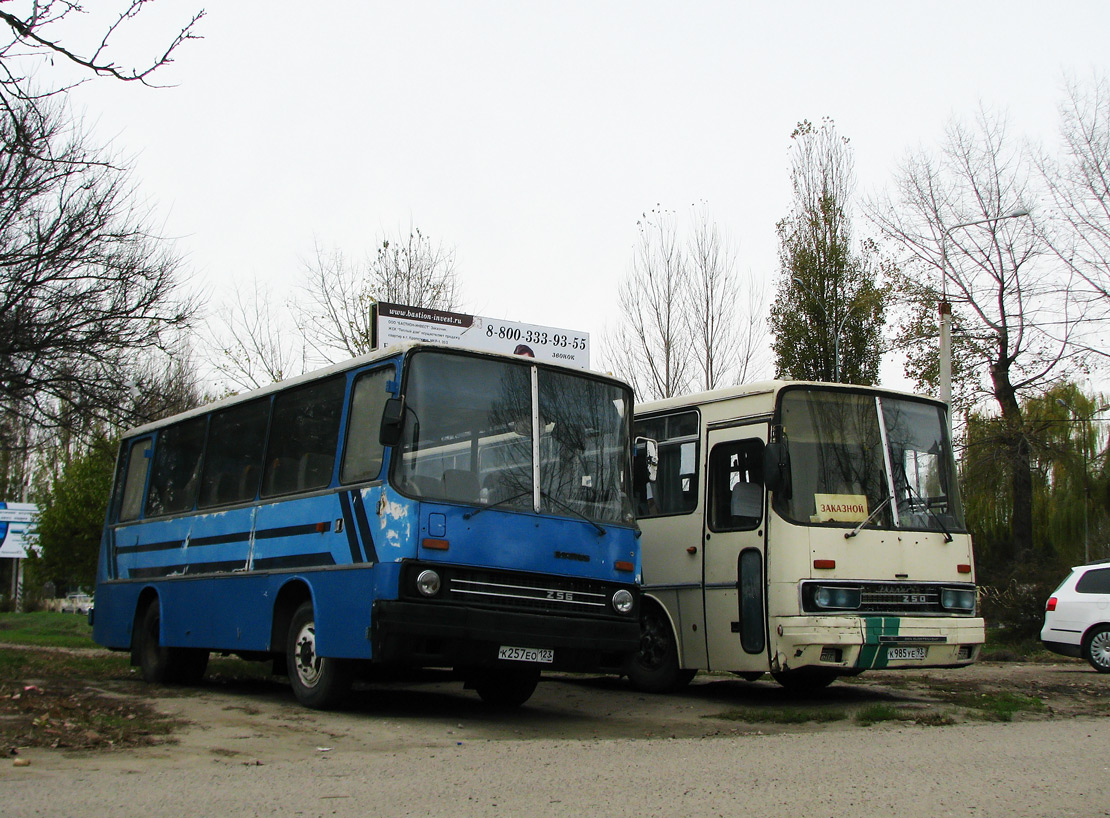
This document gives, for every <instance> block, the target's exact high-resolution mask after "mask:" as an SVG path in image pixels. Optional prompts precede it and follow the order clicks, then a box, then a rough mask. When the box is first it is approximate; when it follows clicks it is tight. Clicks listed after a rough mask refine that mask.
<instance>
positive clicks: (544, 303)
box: [69, 0, 1110, 374]
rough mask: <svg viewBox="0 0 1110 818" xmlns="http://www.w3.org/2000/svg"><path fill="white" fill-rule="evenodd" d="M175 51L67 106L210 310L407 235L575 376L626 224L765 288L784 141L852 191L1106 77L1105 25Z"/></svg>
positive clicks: (873, 25) (550, 29)
mask: <svg viewBox="0 0 1110 818" xmlns="http://www.w3.org/2000/svg"><path fill="white" fill-rule="evenodd" d="M199 5H200V0H196V2H193V1H192V0H160V2H159V3H157V4H155V5H154V6H152V7H151V8H150V10H149V11H147V12H144V18H145V19H144V20H143V25H142V27H137V28H136V29H135V30H134V31H133V33H132V36H133V37H134V38H135V39H136V40H138V41H142V40H144V39H145V40H146V41H147V47H148V48H149V47H150V46H151V44H158V45H162V44H164V42H165V41H166V38H167V37H168V36H169V35H170V34H172V29H173V27H174V26H175V25H176V26H180V25H181V24H183V23H184V22H185V21H186V20H187V19H188V17H189V16H190V14H191V12H192V11H194V10H196V8H198V7H199ZM89 30H90V31H91V30H92V26H90V29H89ZM198 31H199V33H200V34H202V35H203V37H204V39H203V40H198V41H194V42H189V43H186V44H185V45H184V46H183V47H182V48H181V49H180V50H179V51H178V53H177V54H176V61H175V63H174V64H173V65H172V66H170V67H169V68H167V69H165V70H163V71H162V72H160V73H159V74H158V75H157V78H158V80H159V81H160V82H163V83H172V84H173V86H174V87H171V88H162V89H159V90H154V89H147V88H142V87H139V86H137V85H136V84H121V83H113V82H110V81H107V80H99V81H95V82H91V83H88V84H86V85H85V86H84V87H82V88H80V89H79V90H78V91H76V92H75V93H74V94H73V95H72V98H73V100H74V102H75V103H76V104H77V105H79V106H80V107H82V108H83V109H84V110H85V116H86V118H87V120H88V122H89V123H90V124H91V125H93V127H94V128H95V133H96V134H97V136H98V138H99V139H101V140H107V139H111V141H112V144H113V146H114V147H115V148H116V149H117V150H118V151H120V152H122V153H123V154H124V155H126V156H130V157H132V158H133V160H134V167H135V173H136V180H137V181H138V183H139V184H140V186H141V190H142V193H143V195H144V196H145V197H147V198H148V199H149V201H150V203H151V204H152V205H153V206H154V207H155V208H156V210H157V212H158V213H159V214H161V218H162V222H163V225H164V228H163V232H164V233H165V234H167V235H170V236H174V237H177V239H178V247H179V249H180V250H181V251H182V252H183V253H184V254H185V255H186V256H187V258H188V267H189V269H190V270H191V271H192V272H193V273H195V275H196V280H197V282H198V284H199V285H203V286H206V287H208V288H209V289H210V290H211V293H212V295H211V298H212V301H213V303H216V302H218V301H219V300H220V299H221V298H224V297H226V294H227V288H228V286H229V283H230V282H232V281H234V280H236V279H243V280H249V279H250V277H252V276H256V277H258V278H260V279H262V280H265V281H270V282H272V283H273V286H274V288H275V292H276V293H278V294H280V293H283V292H285V291H286V290H287V288H288V287H289V285H290V283H291V282H293V281H294V280H295V279H296V277H297V275H298V272H299V270H300V269H301V267H302V262H303V261H304V260H305V259H307V258H309V257H310V256H311V255H312V252H313V246H314V243H315V242H319V243H321V244H322V245H324V246H326V247H337V248H341V249H342V250H343V251H344V252H345V253H347V254H348V255H351V256H359V255H361V254H363V253H366V252H368V251H371V252H372V250H373V247H374V245H375V244H376V241H377V239H378V238H379V237H380V236H381V235H382V234H383V233H386V234H388V233H396V232H397V231H398V230H399V229H403V230H407V229H408V226H409V225H410V223H411V224H412V225H414V226H418V227H420V228H421V230H422V231H423V232H424V233H425V234H427V235H429V236H431V237H433V238H434V239H435V240H441V241H442V242H444V244H446V245H448V246H454V247H455V248H456V251H457V262H458V271H459V275H460V279H461V282H462V285H463V297H464V300H463V303H462V305H461V307H462V309H463V310H465V311H468V312H474V313H478V314H482V315H488V316H491V317H495V318H503V319H509V320H515V321H523V322H530V323H537V324H545V325H551V326H557V327H565V328H570V329H576V330H585V331H587V332H589V333H590V334H591V340H592V343H593V354H594V363H595V365H598V364H602V363H603V361H602V360H600V353H601V341H602V336H603V333H604V330H605V327H606V326H607V325H608V326H612V325H613V323H614V319H615V314H614V310H613V308H612V306H611V305H612V304H613V303H614V300H615V297H616V291H617V284H618V281H619V279H620V277H621V276H622V275H623V274H624V273H625V271H626V270H627V268H628V263H629V260H630V258H631V253H632V247H633V245H634V244H635V242H636V238H637V230H636V221H637V219H638V218H640V215H641V213H643V212H644V211H646V210H649V209H651V208H652V207H654V206H655V205H656V204H659V205H661V206H663V207H664V208H668V209H671V210H675V211H677V212H678V213H679V214H680V215H681V216H683V217H685V215H686V214H688V213H689V212H690V210H691V206H692V205H694V204H695V203H701V202H704V203H706V205H707V206H708V208H709V210H710V212H711V214H712V216H713V217H714V219H715V220H716V221H717V222H718V223H719V225H720V226H721V227H722V228H723V229H725V230H726V231H727V233H728V234H729V236H730V237H731V239H732V240H733V242H735V244H736V246H737V249H738V259H739V265H740V268H741V270H742V271H743V272H744V273H745V274H748V273H750V274H751V275H752V276H754V277H755V278H756V279H758V280H767V281H768V282H770V281H772V280H773V279H774V277H775V276H776V273H777V270H778V260H777V250H778V244H777V238H776V235H775V223H776V222H777V221H778V220H779V219H781V218H782V217H783V216H784V215H785V213H786V210H787V207H788V205H789V188H788V175H787V170H788V151H789V148H790V144H791V142H790V132H791V131H792V130H793V128H794V126H795V124H796V123H797V122H798V121H799V120H801V119H810V120H812V121H815V122H817V121H819V120H820V119H821V118H822V117H826V116H828V117H832V118H833V119H834V120H835V121H836V125H837V128H838V130H839V132H840V133H842V134H843V135H845V136H848V137H850V139H851V144H852V146H853V148H854V151H855V161H856V169H857V175H858V182H859V184H858V192H859V194H860V195H861V196H862V195H866V194H868V193H871V192H874V191H876V190H877V189H879V188H881V187H882V186H884V185H886V184H887V183H888V181H889V180H890V178H891V176H892V174H893V172H894V170H895V169H896V167H897V165H898V163H899V161H900V160H901V158H902V157H903V156H904V155H905V153H906V152H907V151H908V150H910V149H913V148H916V147H919V146H922V145H925V146H928V145H932V144H935V143H936V142H937V141H938V140H939V139H940V137H941V135H942V132H943V129H944V126H945V124H946V122H947V121H948V120H949V119H950V118H951V117H953V116H960V117H971V116H973V115H974V113H975V111H976V109H977V107H978V106H979V104H980V103H984V104H987V105H989V106H992V107H994V108H997V109H1001V110H1004V111H1007V112H1008V113H1009V115H1010V117H1011V120H1012V126H1013V128H1014V132H1015V133H1019V134H1022V135H1025V136H1028V137H1030V138H1033V139H1039V140H1046V141H1051V140H1053V139H1054V138H1055V129H1056V106H1057V104H1058V103H1059V101H1060V99H1061V87H1062V82H1063V77H1064V74H1065V72H1071V73H1073V74H1076V75H1078V76H1080V77H1086V76H1089V75H1090V74H1091V72H1092V71H1093V70H1099V71H1104V70H1106V68H1107V53H1108V49H1110V46H1108V35H1110V3H1105V2H1068V3H1052V4H1049V3H1046V2H1019V1H1018V0H1011V2H1005V3H1003V2H975V3H955V2H950V3H940V2H932V3H893V2H889V0H886V2H849V3H761V4H754V3H741V2H728V3H726V2H711V3H710V2H706V3H695V2H690V3H682V4H679V3H660V2H650V1H649V0H641V1H640V2H636V3H631V2H629V3H610V2H601V1H600V0H594V1H593V2H569V1H567V0H564V1H563V2H550V3H531V2H456V3H448V2H388V3H387V2H378V0H361V1H360V2H353V1H352V2H339V1H338V0H337V1H336V2H315V3H309V4H304V3H297V4H293V3H280V2H274V0H268V2H261V0H235V1H234V2H223V3H219V4H216V3H209V8H208V9H207V15H206V16H205V18H204V20H203V21H202V22H201V23H200V25H199V28H198ZM81 33H82V32H80V31H78V30H77V29H72V30H71V31H70V37H71V39H70V40H69V42H75V41H77V40H78V39H79V36H80V34H81ZM134 53H137V52H135V51H132V50H131V49H130V48H129V49H128V50H127V51H121V52H120V53H119V54H117V59H121V60H122V59H123V58H125V57H127V56H129V55H130V54H134ZM1030 204H1031V205H1032V206H1036V203H1030ZM867 229H868V226H867V225H866V223H865V222H864V221H863V220H862V218H857V220H856V232H857V234H864V233H865V232H866V231H867ZM767 374H769V373H767Z"/></svg>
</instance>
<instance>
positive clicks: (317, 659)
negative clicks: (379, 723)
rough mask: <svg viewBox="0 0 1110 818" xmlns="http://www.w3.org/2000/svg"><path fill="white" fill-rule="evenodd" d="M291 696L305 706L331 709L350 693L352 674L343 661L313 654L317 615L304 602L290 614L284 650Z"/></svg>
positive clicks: (315, 708) (310, 604)
mask: <svg viewBox="0 0 1110 818" xmlns="http://www.w3.org/2000/svg"><path fill="white" fill-rule="evenodd" d="M285 660H286V666H287V668H288V671H289V682H290V683H291V684H292V686H293V695H295V696H296V697H297V701H299V702H300V703H301V704H303V705H304V706H305V707H311V708H312V709H313V710H330V709H332V708H334V707H338V706H339V705H340V704H342V703H343V702H344V700H345V699H346V698H347V694H348V693H349V692H350V690H351V682H352V673H351V670H350V667H349V665H348V663H347V662H344V661H343V660H342V659H335V658H331V657H325V656H320V655H319V654H317V653H316V614H315V613H314V612H313V610H312V603H311V602H305V603H304V604H302V605H301V606H300V607H299V608H297V610H296V612H294V614H293V619H292V621H291V622H290V624H289V638H288V640H287V641H286V650H285Z"/></svg>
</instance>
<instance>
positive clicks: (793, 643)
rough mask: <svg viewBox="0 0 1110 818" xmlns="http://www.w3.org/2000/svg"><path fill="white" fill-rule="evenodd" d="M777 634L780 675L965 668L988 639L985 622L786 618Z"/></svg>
mask: <svg viewBox="0 0 1110 818" xmlns="http://www.w3.org/2000/svg"><path fill="white" fill-rule="evenodd" d="M776 632H777V634H778V640H777V645H778V647H777V650H776V651H775V656H774V658H773V660H772V667H771V669H772V670H775V671H783V670H794V669H797V668H801V667H820V668H828V669H830V670H841V671H843V672H844V673H859V672H861V671H863V670H871V669H879V668H915V667H919V668H924V667H962V666H964V665H970V664H972V663H973V662H974V661H975V660H976V659H977V658H978V656H979V649H980V647H981V646H982V644H983V641H984V639H985V627H984V623H983V620H982V619H981V618H979V617H967V618H961V619H937V618H930V617H898V616H854V617H849V616H822V617H815V616H797V617H783V618H781V619H779V621H778V623H777V626H776Z"/></svg>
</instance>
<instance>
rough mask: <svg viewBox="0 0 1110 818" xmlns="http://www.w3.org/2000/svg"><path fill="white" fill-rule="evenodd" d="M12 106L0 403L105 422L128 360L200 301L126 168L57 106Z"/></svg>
mask: <svg viewBox="0 0 1110 818" xmlns="http://www.w3.org/2000/svg"><path fill="white" fill-rule="evenodd" d="M11 110H12V112H13V114H12V116H10V117H4V118H0V145H2V147H3V150H2V151H0V404H2V405H0V410H2V411H4V412H8V411H10V412H14V413H16V414H18V415H19V416H21V417H23V418H25V419H27V420H29V421H31V422H32V423H33V425H35V426H38V427H42V428H46V429H50V428H74V427H75V426H76V425H77V424H79V423H86V422H88V420H89V419H90V418H98V419H101V420H103V421H106V422H111V421H113V420H114V419H117V418H118V417H119V415H120V394H121V391H123V390H125V384H126V381H127V378H128V373H129V372H131V371H132V370H133V368H134V365H135V362H136V361H138V360H140V359H142V358H143V357H144V355H145V354H146V353H148V352H150V351H157V350H163V349H165V348H166V345H167V343H168V341H167V339H168V337H169V336H172V335H173V334H174V333H175V332H177V331H179V330H182V329H185V328H188V327H190V326H191V325H192V323H193V320H194V316H195V313H196V310H197V303H196V301H195V300H194V299H191V298H187V297H185V296H184V295H183V294H182V293H181V291H180V278H179V261H178V259H177V257H176V256H175V255H174V253H173V251H172V249H171V248H170V246H169V245H167V244H166V243H164V242H161V241H159V240H158V239H157V237H156V236H155V234H154V232H153V231H152V229H151V226H150V224H149V218H148V217H147V216H146V215H145V214H144V213H142V212H140V211H139V210H138V209H137V208H136V206H135V205H134V190H133V188H132V187H131V186H130V182H129V178H128V174H127V173H126V172H125V171H123V170H121V169H119V168H117V167H116V166H114V165H113V164H112V163H111V161H110V159H109V158H108V157H106V156H105V155H104V154H103V153H102V152H98V151H95V150H93V149H91V148H89V147H88V146H87V145H86V144H85V142H84V139H83V136H82V134H81V133H80V131H79V130H78V129H77V128H76V127H75V126H72V125H66V124H64V109H62V108H61V107H60V106H58V105H56V104H54V105H47V104H45V102H44V101H42V100H40V101H39V102H38V104H31V103H21V104H19V107H18V108H15V107H13V108H12V109H11Z"/></svg>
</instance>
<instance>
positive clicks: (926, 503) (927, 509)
mask: <svg viewBox="0 0 1110 818" xmlns="http://www.w3.org/2000/svg"><path fill="white" fill-rule="evenodd" d="M906 491H907V492H909V495H910V497H916V498H917V501H918V502H919V503H921V505H922V507H923V508H924V509H925V513H926V514H928V515H929V516H930V517H932V518H933V519H934V520H936V522H937V525H939V526H940V530H941V531H943V532H944V541H945V542H946V543H947V542H952V535H951V534H949V533H948V528H947V526H945V524H944V521H943V520H942V519H941V518H940V515H939V514H937V513H936V512H935V511H933V509H932V508H930V507H929V501H928V500H926V499H925V498H924V497H922V496H921V495H920V494H918V493H917V492H916V491H914V490H913V486H911V485H910V484H909V481H906Z"/></svg>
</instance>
